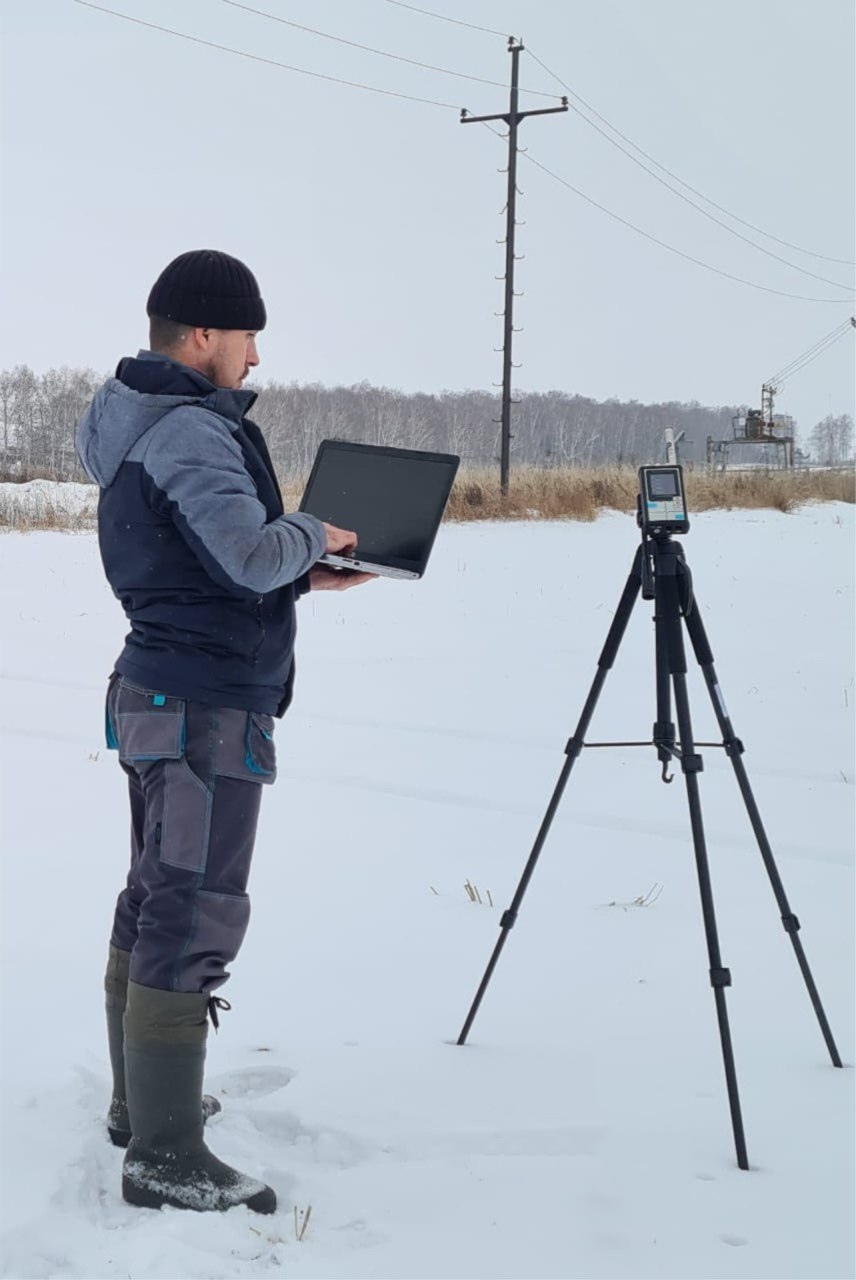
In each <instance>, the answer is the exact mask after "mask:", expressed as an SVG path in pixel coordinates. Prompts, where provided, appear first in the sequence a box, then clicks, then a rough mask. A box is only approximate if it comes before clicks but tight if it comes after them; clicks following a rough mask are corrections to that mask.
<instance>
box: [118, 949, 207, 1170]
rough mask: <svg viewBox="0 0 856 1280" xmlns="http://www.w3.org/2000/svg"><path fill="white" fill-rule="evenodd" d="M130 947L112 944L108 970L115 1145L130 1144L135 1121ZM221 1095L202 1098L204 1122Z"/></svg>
mask: <svg viewBox="0 0 856 1280" xmlns="http://www.w3.org/2000/svg"><path fill="white" fill-rule="evenodd" d="M130 963H131V953H130V951H122V950H120V949H119V947H114V946H113V944H112V942H111V944H110V951H109V955H108V958H107V972H106V973H105V975H104V1003H105V1008H106V1012H107V1044H108V1046H109V1049H110V1066H111V1068H112V1070H113V1096H112V1097H111V1099H110V1106H109V1108H108V1111H107V1132H108V1133H109V1135H110V1141H111V1142H112V1143H113V1146H114V1147H127V1145H128V1143H129V1142H130V1141H131V1122H130V1120H129V1119H128V1103H127V1101H126V1100H125V1028H124V1025H123V1020H124V1016H125V1003H126V1001H127V998H128V969H129V966H130ZM221 1110H222V1107H221V1106H220V1103H219V1101H218V1100H217V1098H214V1097H212V1096H211V1094H210V1093H206V1094H204V1095H203V1098H202V1122H203V1124H204V1123H205V1121H206V1120H207V1119H208V1117H209V1116H214V1115H216V1114H217V1112H218V1111H221Z"/></svg>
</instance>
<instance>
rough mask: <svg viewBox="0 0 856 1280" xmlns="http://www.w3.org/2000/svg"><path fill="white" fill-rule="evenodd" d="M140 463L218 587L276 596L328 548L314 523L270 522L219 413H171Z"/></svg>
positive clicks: (308, 519)
mask: <svg viewBox="0 0 856 1280" xmlns="http://www.w3.org/2000/svg"><path fill="white" fill-rule="evenodd" d="M142 461H143V467H144V469H145V471H146V472H147V474H148V475H149V477H150V479H151V481H152V483H153V484H154V485H155V487H156V488H157V489H158V490H159V491H160V493H162V494H163V496H164V497H165V498H166V500H167V502H168V503H169V504H170V506H171V507H172V509H173V518H174V520H175V523H176V526H177V528H178V529H179V532H180V533H181V534H182V536H183V537H184V538H185V540H186V541H187V543H188V545H189V546H190V547H191V549H192V550H193V551H194V552H195V553H196V555H197V556H198V557H199V559H200V560H201V561H202V563H203V565H204V566H205V568H206V570H207V571H208V572H209V573H210V574H211V576H212V577H213V578H214V579H215V581H217V582H221V583H223V585H226V586H235V587H241V588H244V589H245V590H249V591H253V592H258V593H259V594H260V595H262V594H264V593H265V592H267V591H274V590H276V588H277V587H282V586H284V585H285V584H286V583H288V582H295V581H296V580H297V579H298V578H300V577H302V576H303V574H305V573H306V572H307V571H308V570H309V569H310V568H311V567H312V565H313V564H314V563H315V562H316V560H318V559H319V558H320V557H321V556H322V555H323V554H324V552H325V551H326V549H327V535H326V533H325V531H324V526H323V525H322V523H321V521H320V520H317V519H316V518H315V516H310V515H307V514H305V513H302V512H298V513H296V514H294V515H288V516H280V517H279V518H278V519H276V520H272V521H270V522H268V518H267V512H266V510H265V508H264V506H263V505H262V503H261V502H260V501H259V499H258V496H257V494H256V488H255V485H254V484H253V481H252V478H251V476H250V474H249V472H248V471H247V469H246V467H245V465H244V456H243V454H242V452H241V449H240V446H239V445H238V443H237V441H236V440H235V439H234V438H233V436H232V433H231V431H230V430H229V428H228V426H227V424H226V423H225V422H224V421H223V419H222V418H220V417H218V415H217V414H214V413H209V412H207V411H206V410H200V409H197V408H194V409H190V408H188V409H181V408H179V409H176V410H174V411H173V412H172V413H170V414H168V415H167V417H165V418H164V419H163V421H162V422H161V423H159V424H158V425H157V426H156V427H155V428H154V429H153V430H152V432H151V433H150V439H149V441H148V442H147V447H146V451H145V454H144V456H143V460H142Z"/></svg>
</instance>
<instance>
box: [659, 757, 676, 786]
mask: <svg viewBox="0 0 856 1280" xmlns="http://www.w3.org/2000/svg"><path fill="white" fill-rule="evenodd" d="M660 781H661V782H674V781H675V776H674V774H672V773H669V761H668V760H664V761H663V772H662V773H661V774H660Z"/></svg>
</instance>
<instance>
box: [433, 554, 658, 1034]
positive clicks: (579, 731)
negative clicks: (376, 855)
mask: <svg viewBox="0 0 856 1280" xmlns="http://www.w3.org/2000/svg"><path fill="white" fill-rule="evenodd" d="M641 585H642V547H639V549H638V550H637V552H636V555H635V557H634V560H633V567H632V568H631V570H630V574H629V576H628V579H627V582H626V583H625V586H624V591H623V592H622V594H621V599H620V600H619V602H618V608H617V609H616V611H615V617H614V618H613V620H612V625H611V627H610V628H609V632H608V634H607V637H606V643H605V644H604V646H603V650H602V652H601V655H600V657H599V658H598V663H597V666H598V669H597V673H596V675H595V678H594V682H593V683H592V687H591V689H590V691H589V695H588V697H587V698H586V702H585V706H584V707H583V710H582V714H581V716H580V719H579V723H578V725H577V727H576V730H575V731H574V736H573V737H572V738H570V739H569V740H568V744H567V746H566V747H565V755H566V757H567V758H566V760H565V763H564V766H563V768H562V772H561V773H560V775H559V780H558V782H557V783H556V786H555V788H554V790H553V795H552V797H551V798H550V803H549V805H548V806H547V812H546V813H545V815H544V819H543V821H542V823H541V827H540V829H539V831H538V835H537V837H536V839H535V843H534V845H533V846H532V852H531V853H530V854H529V858H528V861H527V863H526V866H525V868H524V870H523V875H522V876H521V879H520V883H519V885H518V886H517V891H516V893H515V894H514V897H513V899H512V901H511V906H510V907H509V908H508V910H507V911H504V912H503V913H502V918H501V919H500V922H499V929H500V933H499V938H498V939H497V943H496V946H495V947H494V949H493V954H492V955H491V957H490V960H489V961H488V966H487V968H486V969H485V972H484V977H483V978H482V980H481V985H480V986H479V989H478V991H477V992H476V995H475V999H474V1000H473V1003H472V1005H471V1006H470V1011H469V1013H468V1014H467V1019H466V1022H465V1023H464V1025H463V1027H462V1029H461V1034H460V1035H459V1036H458V1041H457V1042H458V1044H466V1040H467V1036H468V1035H469V1033H470V1028H471V1027H472V1025H473V1022H474V1020H475V1016H476V1014H477V1013H478V1011H479V1005H480V1004H481V1002H482V998H483V996H484V993H485V991H487V987H488V983H489V982H490V980H491V977H492V975H493V971H494V969H495V968H496V965H497V961H498V960H499V957H500V956H501V955H502V949H503V947H504V946H505V942H506V939H507V938H508V933H509V930H510V929H512V928H513V927H514V923H515V921H516V920H517V914H518V912H519V910H520V904H521V902H522V901H523V895H524V894H525V893H526V890H527V888H528V886H529V881H530V880H531V879H532V874H533V872H534V870H535V864H536V863H537V861H538V857H539V855H540V853H541V850H542V848H543V847H544V842H545V840H546V839H547V835H548V833H549V830H550V827H551V826H552V824H553V819H554V817H555V816H556V810H557V809H558V807H559V801H560V800H561V798H562V793H563V792H564V790H565V785H566V783H567V781H568V778H569V777H570V773H571V770H572V769H573V767H574V763H575V762H576V759H577V757H578V756H579V754H580V752H581V751H582V749H583V740H584V738H585V734H586V730H587V729H588V726H589V722H590V721H591V718H592V715H593V714H594V709H595V707H596V706H597V700H598V698H599V697H600V693H601V690H602V688H603V685H604V681H605V680H606V676H607V672H608V671H609V669H610V668H611V666H612V664H613V662H614V661H615V655H616V653H617V652H618V646H619V645H620V643H621V638H622V636H623V635H624V632H625V629H626V627H627V623H628V620H629V618H630V614H631V613H632V611H633V606H634V604H635V603H636V598H637V596H638V595H639V591H640V588H641Z"/></svg>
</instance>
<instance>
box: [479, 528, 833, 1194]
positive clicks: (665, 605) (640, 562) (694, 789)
mask: <svg viewBox="0 0 856 1280" xmlns="http://www.w3.org/2000/svg"><path fill="white" fill-rule="evenodd" d="M640 591H641V593H642V598H643V599H645V600H653V601H654V628H655V654H656V673H657V720H656V722H655V724H654V731H653V739H652V742H651V743H649V744H645V743H619V742H615V743H586V742H585V741H584V738H585V734H586V731H587V729H588V726H589V722H590V721H591V718H592V715H593V714H594V710H595V707H596V706H597V701H598V698H599V697H600V694H601V690H602V689H603V685H604V683H605V681H606V677H607V674H608V672H609V670H610V668H611V667H612V664H613V662H614V661H615V656H616V654H617V652H618V647H619V645H620V644H621V639H622V637H623V635H624V631H625V628H626V626H627V622H628V620H629V618H630V614H631V612H632V610H633V606H634V604H635V603H636V600H637V598H638V596H639V593H640ZM682 619H683V622H684V623H685V624H686V628H687V631H688V633H689V637H690V642H691V643H692V647H693V651H694V653H695V656H696V660H697V661H698V663H699V665H700V666H701V669H702V673H703V675H704V680H705V683H706V685H707V690H708V693H709V694H710V699H711V702H712V704H713V710H714V713H715V715H716V719H717V723H718V725H719V728H720V731H721V733H722V738H723V740H722V742H721V743H718V742H716V743H700V744H696V743H694V741H693V730H692V723H691V720H690V707H689V698H688V695H687V683H686V674H687V661H686V653H685V649H684V639H683V631H682V628H681V620H682ZM672 690H674V697H675V710H676V712H677V720H678V727H677V735H676V732H675V725H674V722H673V720H672V699H671V694H672ZM643 745H653V746H654V747H656V749H657V758H658V760H659V761H660V763H661V765H662V777H663V781H665V782H671V781H672V779H671V777H670V776H669V774H668V768H669V764H670V763H671V762H672V761H673V760H676V761H677V762H678V763H679V765H680V768H681V771H682V772H683V774H684V777H685V779H686V788H687V801H688V803H689V811H690V826H691V829H692V839H693V848H694V850H695V861H696V869H697V872H698V882H699V890H700V893H701V905H702V914H703V917H704V929H705V935H706V939H707V951H708V958H709V961H710V984H711V986H712V988H713V995H714V1000H715V1002H716V1016H717V1021H718V1023H719V1038H720V1041H721V1044H722V1058H723V1063H724V1066H725V1079H726V1084H727V1087H728V1104H729V1108H730V1111H731V1125H732V1129H733V1132H734V1145H735V1149H736V1152H737V1164H738V1166H739V1167H740V1168H741V1169H748V1168H749V1159H748V1156H747V1154H746V1139H745V1136H744V1133H743V1118H742V1115H741V1111H740V1096H739V1093H738V1088H737V1073H736V1071H735V1067H734V1053H733V1050H732V1047H731V1031H730V1028H729V1024H728V1009H727V1006H726V1003H725V988H726V987H729V986H730V985H731V974H730V972H729V970H728V969H727V968H726V967H725V966H724V965H723V963H722V958H721V956H720V952H719V938H718V935H717V929H716V914H715V911H714V905H713V891H712V888H711V882H710V871H709V868H708V861H707V848H706V844H705V835H704V826H703V823H702V814H701V804H700V800H699V783H698V775H699V774H700V773H701V771H702V768H703V762H702V757H701V756H700V755H699V754H698V753H697V751H696V745H700V746H710V747H723V748H724V749H725V752H726V755H727V756H728V758H729V759H730V760H731V763H732V766H733V768H734V773H735V776H736V778H737V785H738V787H739V788H740V793H741V795H742V797H743V801H744V804H745V805H746V810H747V813H748V815H749V821H750V822H751V824H752V829H753V831H754V833H755V838H756V840H757V842H758V848H759V849H760V852H761V857H762V858H763V860H764V866H765V868H766V870H767V875H768V876H769V879H770V883H771V885H772V887H773V893H774V894H775V897H776V902H777V903H778V906H779V911H780V914H781V918H782V924H783V926H784V929H785V932H786V933H787V934H788V936H789V938H790V940H791V943H792V945H793V948H794V952H795V954H796V958H797V962H798V964H799V967H800V970H801V972H802V975H803V978H804V980H805V985H806V989H807V990H808V994H809V997H810V999H811V1003H812V1005H813V1007H814V1011H815V1014H816V1015H817V1020H818V1023H819V1024H820V1029H821V1031H822V1033H823V1038H824V1040H825V1041H826V1046H827V1049H828V1050H829V1055H830V1057H831V1059H832V1064H833V1066H835V1067H840V1066H841V1058H840V1056H839V1054H838V1049H837V1048H836V1045H835V1041H834V1039H833V1037H832V1032H831V1030H830V1027H829V1023H828V1022H827V1020H826V1015H825V1013H824V1011H823V1006H822V1005H821V1002H820V996H819V995H818V992H817V988H816V986H815V984H814V979H813V978H812V975H811V970H810V969H809V966H808V961H807V960H806V956H805V952H804V951H803V947H802V942H801V941H800V937H799V928H800V923H799V920H798V919H797V917H796V916H795V915H794V913H793V911H792V910H791V908H790V905H789V904H788V899H787V897H786V895H785V890H784V887H783V885H782V881H781V878H780V876H779V872H778V869H777V867H776V863H775V860H774V858H773V851H772V849H771V848H770V842H769V840H768V839H767V835H766V832H765V831H764V825H763V823H762V821H761V815H760V813H759V811H758V806H757V804H756V803H755V797H754V796H753V794H752V789H751V787H750V785H749V778H748V776H747V774H746V769H745V767H744V765H743V760H742V755H743V743H742V742H741V741H740V739H739V738H738V737H737V736H736V734H735V732H734V729H733V727H732V724H731V720H730V719H729V716H728V712H727V710H726V706H725V699H724V698H723V696H722V691H721V689H720V687H719V682H718V680H717V676H716V671H715V670H714V665H713V653H712V651H711V648H710V645H709V643H708V639H707V635H706V633H705V629H704V624H703V623H702V620H701V616H700V614H699V611H698V608H697V607H696V601H695V597H694V593H693V584H692V576H691V574H690V570H689V566H688V565H687V562H686V559H685V557H684V552H683V548H682V547H681V544H680V543H678V542H675V541H673V540H672V537H671V535H670V534H669V533H663V532H659V533H655V534H653V535H652V534H649V533H648V532H647V531H645V530H644V529H643V534H642V545H641V546H640V547H639V548H637V551H636V555H635V557H634V559H633V565H632V568H631V570H630V575H629V577H628V579H627V582H626V584H625V587H624V591H623V593H622V596H621V599H620V601H619V604H618V609H617V610H616V613H615V617H614V619H613V621H612V625H611V627H610V629H609V633H608V635H607V637H606V643H605V645H604V647H603V651H602V652H601V655H600V658H599V659H598V670H597V674H596V675H595V678H594V682H593V684H592V687H591V689H590V691H589V695H588V698H587V699H586V702H585V706H584V707H583V710H582V714H581V716H580V720H579V723H578V725H577V727H576V730H575V732H574V735H573V737H572V738H570V739H569V741H568V744H567V746H566V747H565V755H566V756H567V759H566V761H565V764H564V766H563V768H562V772H561V774H560V776H559V780H558V782H557V784H556V787H555V789H554V791H553V795H552V797H551V799H550V803H549V805H548V806H547V812H546V814H545V815H544V819H543V821H542V823H541V827H540V829H539V831H538V835H537V837H536V840H535V843H534V845H533V846H532V851H531V853H530V855H529V859H528V861H527V863H526V866H525V868H524V871H523V875H522V877H521V880H520V883H519V885H518V886H517V891H516V893H515V894H514V898H513V899H512V902H511V906H510V907H509V908H508V910H507V911H505V912H503V914H502V917H501V919H500V922H499V927H500V936H499V939H498V941H497V943H496V946H495V947H494V950H493V954H492V955H491V958H490V961H489V963H488V966H487V969H486V970H485V974H484V977H483V978H482V981H481V985H480V987H479V989H478V991H477V992H476V996H475V999H474V1000H473V1003H472V1006H471V1008H470V1011H469V1014H468V1015H467V1020H466V1022H465V1023H464V1026H463V1029H462V1030H461V1034H460V1036H459V1037H458V1044H465V1043H466V1039H467V1036H468V1034H469V1032H470V1028H471V1027H472V1024H473V1020H474V1019H475V1016H476V1013H477V1012H478V1009H479V1005H480V1004H481V1002H482V998H483V996H484V993H485V991H486V990H487V986H488V983H489V982H490V979H491V976H492V974H493V971H494V969H495V967H496V964H497V961H498V960H499V957H500V955H501V954H502V949H503V947H504V946H505V943H506V941H507V938H508V933H509V930H510V929H512V928H513V926H514V924H515V922H516V920H517V916H518V913H519V910H520V904H521V902H522V901H523V896H524V894H525V893H526V889H527V888H528V885H529V881H530V880H531V878H532V874H533V872H534V870H535V865H536V863H537V861H538V857H539V855H540V853H541V849H542V848H543V846H544V842H545V840H546V838H547V834H548V832H549V830H550V827H551V825H552V822H553V819H554V817H555V816H556V811H557V809H558V807H559V802H560V800H561V798H562V793H563V792H564V790H565V786H566V784H567V781H568V778H569V777H570V773H571V770H572V769H573V767H574V764H575V762H576V760H577V758H578V757H579V755H580V754H581V752H582V749H583V747H585V746H615V747H621V746H643Z"/></svg>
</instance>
